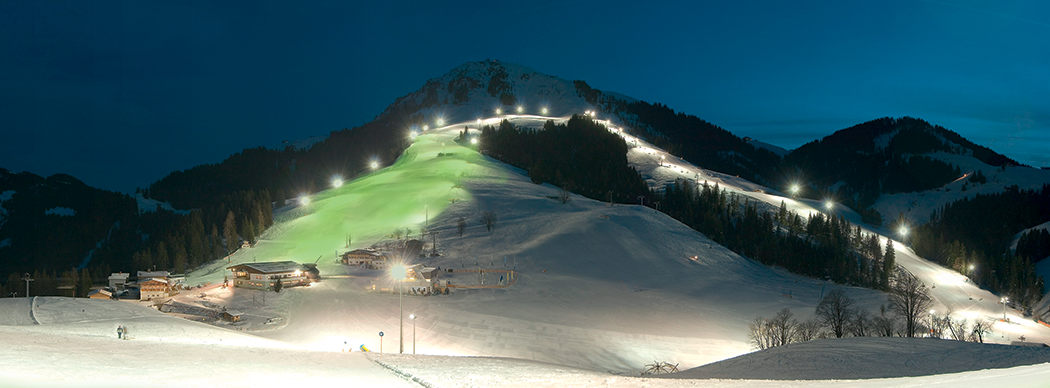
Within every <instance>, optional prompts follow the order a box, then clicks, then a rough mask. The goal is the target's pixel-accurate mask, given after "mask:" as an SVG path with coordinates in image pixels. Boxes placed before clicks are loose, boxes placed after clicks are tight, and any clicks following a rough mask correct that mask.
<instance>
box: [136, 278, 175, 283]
mask: <svg viewBox="0 0 1050 388" xmlns="http://www.w3.org/2000/svg"><path fill="white" fill-rule="evenodd" d="M149 282H157V283H164V284H168V280H167V279H161V278H149V279H146V280H139V284H145V283H149Z"/></svg>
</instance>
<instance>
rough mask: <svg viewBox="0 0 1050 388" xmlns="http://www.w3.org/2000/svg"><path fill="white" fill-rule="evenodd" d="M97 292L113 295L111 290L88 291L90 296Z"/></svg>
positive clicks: (108, 295)
mask: <svg viewBox="0 0 1050 388" xmlns="http://www.w3.org/2000/svg"><path fill="white" fill-rule="evenodd" d="M95 294H102V295H105V296H107V297H112V296H113V293H112V292H109V291H107V290H91V292H89V293H88V296H89V297H90V296H91V295H95Z"/></svg>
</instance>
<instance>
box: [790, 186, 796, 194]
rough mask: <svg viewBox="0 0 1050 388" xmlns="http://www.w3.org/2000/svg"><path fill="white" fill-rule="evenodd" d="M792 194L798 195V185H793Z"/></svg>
mask: <svg viewBox="0 0 1050 388" xmlns="http://www.w3.org/2000/svg"><path fill="white" fill-rule="evenodd" d="M791 194H798V185H791Z"/></svg>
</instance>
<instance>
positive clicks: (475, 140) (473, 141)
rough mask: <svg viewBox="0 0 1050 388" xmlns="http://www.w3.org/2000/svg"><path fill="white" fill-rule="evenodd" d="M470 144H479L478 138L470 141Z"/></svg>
mask: <svg viewBox="0 0 1050 388" xmlns="http://www.w3.org/2000/svg"><path fill="white" fill-rule="evenodd" d="M470 144H478V138H476V137H475V138H473V139H470Z"/></svg>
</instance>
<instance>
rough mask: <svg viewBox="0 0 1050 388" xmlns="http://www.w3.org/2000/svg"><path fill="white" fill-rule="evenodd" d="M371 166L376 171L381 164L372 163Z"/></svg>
mask: <svg viewBox="0 0 1050 388" xmlns="http://www.w3.org/2000/svg"><path fill="white" fill-rule="evenodd" d="M370 166H371V167H372V169H373V170H375V169H377V168H379V162H372V164H371V165H370Z"/></svg>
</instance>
